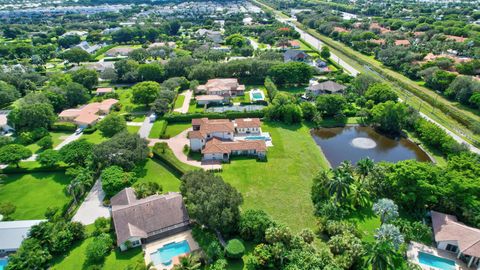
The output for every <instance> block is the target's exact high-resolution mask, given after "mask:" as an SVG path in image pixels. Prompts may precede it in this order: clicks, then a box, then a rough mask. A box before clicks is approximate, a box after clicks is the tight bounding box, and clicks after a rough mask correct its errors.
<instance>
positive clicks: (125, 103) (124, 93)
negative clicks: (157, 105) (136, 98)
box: [116, 88, 147, 114]
mask: <svg viewBox="0 0 480 270" xmlns="http://www.w3.org/2000/svg"><path fill="white" fill-rule="evenodd" d="M116 93H118V97H119V102H120V104H122V109H121V110H120V114H121V113H127V112H146V111H147V109H146V108H145V106H144V105H139V104H133V103H132V101H131V98H132V91H131V89H130V88H122V89H118V90H116Z"/></svg>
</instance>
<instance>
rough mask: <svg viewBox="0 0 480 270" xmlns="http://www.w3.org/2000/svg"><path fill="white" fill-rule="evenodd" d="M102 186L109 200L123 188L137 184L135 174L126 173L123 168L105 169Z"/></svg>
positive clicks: (102, 175)
mask: <svg viewBox="0 0 480 270" xmlns="http://www.w3.org/2000/svg"><path fill="white" fill-rule="evenodd" d="M101 179H102V186H103V190H104V191H105V194H106V195H107V197H108V198H110V197H112V196H113V195H115V194H117V193H118V192H119V191H121V190H122V189H123V188H125V187H128V186H130V185H131V184H132V183H134V182H135V180H136V178H135V174H134V173H131V172H124V171H123V169H122V167H119V166H115V165H114V166H110V167H107V168H105V169H104V170H103V171H102V174H101Z"/></svg>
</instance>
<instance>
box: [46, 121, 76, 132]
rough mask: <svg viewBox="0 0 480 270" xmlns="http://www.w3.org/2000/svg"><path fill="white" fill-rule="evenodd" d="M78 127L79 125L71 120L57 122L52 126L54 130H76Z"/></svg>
mask: <svg viewBox="0 0 480 270" xmlns="http://www.w3.org/2000/svg"><path fill="white" fill-rule="evenodd" d="M76 129H77V126H76V125H75V124H74V123H69V122H56V123H54V124H53V125H52V127H51V130H53V131H75V130H76Z"/></svg>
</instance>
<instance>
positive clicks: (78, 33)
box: [62, 31, 88, 37]
mask: <svg viewBox="0 0 480 270" xmlns="http://www.w3.org/2000/svg"><path fill="white" fill-rule="evenodd" d="M87 35H88V32H86V31H68V32H66V33H65V34H63V35H62V37H66V36H79V37H85V36H87Z"/></svg>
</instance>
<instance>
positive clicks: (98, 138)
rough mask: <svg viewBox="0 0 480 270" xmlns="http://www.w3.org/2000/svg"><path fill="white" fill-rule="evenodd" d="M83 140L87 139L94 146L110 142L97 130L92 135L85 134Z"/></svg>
mask: <svg viewBox="0 0 480 270" xmlns="http://www.w3.org/2000/svg"><path fill="white" fill-rule="evenodd" d="M81 138H83V139H86V140H87V141H88V142H91V143H94V144H99V143H102V142H104V141H106V140H108V138H106V137H103V135H102V132H100V130H96V131H95V132H93V133H91V134H83V135H82V137H81Z"/></svg>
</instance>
